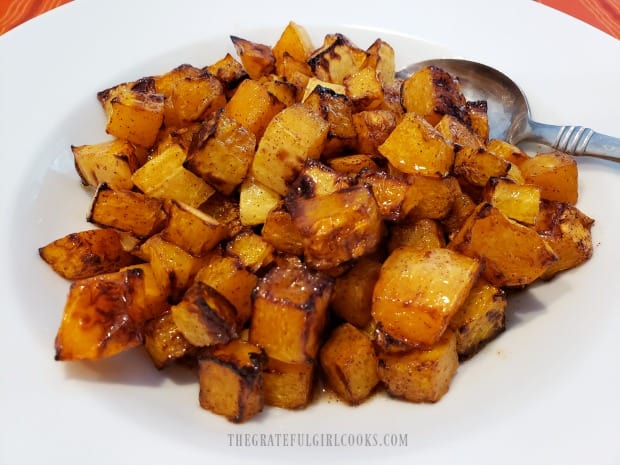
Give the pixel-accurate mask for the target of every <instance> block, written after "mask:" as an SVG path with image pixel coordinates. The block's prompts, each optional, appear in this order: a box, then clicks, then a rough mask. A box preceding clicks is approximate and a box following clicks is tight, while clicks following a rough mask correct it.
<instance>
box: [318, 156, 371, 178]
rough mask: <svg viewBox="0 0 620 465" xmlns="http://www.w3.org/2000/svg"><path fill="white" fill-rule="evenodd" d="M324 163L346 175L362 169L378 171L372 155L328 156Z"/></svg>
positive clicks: (353, 174) (357, 172)
mask: <svg viewBox="0 0 620 465" xmlns="http://www.w3.org/2000/svg"><path fill="white" fill-rule="evenodd" d="M326 163H327V165H328V166H329V167H330V168H331V169H333V170H334V171H337V172H338V173H341V174H345V175H348V176H356V175H358V174H359V173H360V171H362V170H369V171H379V166H378V165H377V163H376V162H375V161H374V160H373V157H372V156H370V155H366V154H355V155H343V156H341V157H335V158H330V159H329V160H327V161H326Z"/></svg>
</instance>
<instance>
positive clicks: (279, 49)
mask: <svg viewBox="0 0 620 465" xmlns="http://www.w3.org/2000/svg"><path fill="white" fill-rule="evenodd" d="M313 50H314V45H312V40H311V39H310V36H309V35H308V32H307V31H306V30H305V29H304V28H303V26H300V25H299V24H297V23H295V22H293V21H290V22H289V23H288V24H287V25H286V28H284V31H282V34H281V35H280V38H279V39H278V41H277V42H276V44H275V45H274V46H273V56H274V58H275V61H276V68H277V66H278V65H279V64H281V63H282V60H283V59H284V56H285V55H288V56H290V57H291V58H293V59H294V60H297V61H299V62H305V61H306V60H307V59H308V57H309V56H310V54H311V53H312V51H313ZM278 74H280V73H278Z"/></svg>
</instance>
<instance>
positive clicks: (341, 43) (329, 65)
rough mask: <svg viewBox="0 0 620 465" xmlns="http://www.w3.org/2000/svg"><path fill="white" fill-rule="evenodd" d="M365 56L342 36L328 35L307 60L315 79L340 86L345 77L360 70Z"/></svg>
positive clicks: (365, 54) (363, 52)
mask: <svg viewBox="0 0 620 465" xmlns="http://www.w3.org/2000/svg"><path fill="white" fill-rule="evenodd" d="M367 56H368V54H367V53H366V52H365V51H364V50H361V49H359V48H358V47H356V46H355V45H353V43H352V42H351V41H350V40H349V39H348V38H347V37H345V36H344V35H342V34H328V35H326V36H325V38H324V40H323V44H322V45H321V47H319V48H318V49H317V50H315V51H314V52H313V53H312V55H311V56H310V57H309V58H308V64H309V65H310V67H311V68H312V71H313V72H314V74H315V75H316V77H317V78H319V79H321V80H323V81H328V82H333V83H334V84H342V83H343V82H344V79H345V78H346V77H347V76H350V75H351V74H354V73H356V72H357V71H359V70H360V69H361V67H362V65H363V64H364V62H365V61H366V58H367Z"/></svg>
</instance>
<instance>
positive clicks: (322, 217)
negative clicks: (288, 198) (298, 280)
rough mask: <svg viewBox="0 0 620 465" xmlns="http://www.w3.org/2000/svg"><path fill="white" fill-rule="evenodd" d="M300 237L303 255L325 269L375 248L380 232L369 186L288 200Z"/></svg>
mask: <svg viewBox="0 0 620 465" xmlns="http://www.w3.org/2000/svg"><path fill="white" fill-rule="evenodd" d="M287 209H288V210H289V211H290V213H291V217H292V219H293V223H294V224H295V226H296V227H297V229H298V230H299V232H300V234H301V237H302V238H303V245H304V257H305V260H306V262H307V263H308V264H309V265H310V266H312V267H313V268H315V269H320V270H327V269H330V268H333V267H335V266H338V265H340V264H342V263H345V262H347V261H349V260H352V259H354V258H357V257H361V256H362V255H366V254H367V253H371V252H373V251H375V250H376V248H377V246H378V244H379V242H380V240H381V238H382V234H383V223H382V219H381V212H380V210H379V206H378V205H377V202H376V200H375V198H374V196H373V194H372V192H371V190H370V188H369V186H366V185H363V186H354V187H351V188H348V189H342V190H339V191H336V192H334V193H332V194H329V195H322V196H317V197H313V198H308V199H306V198H298V199H295V200H294V201H292V202H289V203H287Z"/></svg>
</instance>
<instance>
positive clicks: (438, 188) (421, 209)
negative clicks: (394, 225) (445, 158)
mask: <svg viewBox="0 0 620 465" xmlns="http://www.w3.org/2000/svg"><path fill="white" fill-rule="evenodd" d="M407 181H408V183H409V184H408V187H407V191H406V192H405V196H404V199H403V205H402V216H403V217H404V218H405V217H406V218H408V219H409V218H411V219H419V218H430V219H435V220H441V219H443V218H445V217H446V216H448V214H449V213H450V211H451V210H452V204H453V203H454V199H455V196H456V195H457V194H458V192H460V189H459V186H458V181H457V180H456V179H455V178H454V177H453V176H448V177H445V178H437V177H431V176H423V175H416V174H412V175H409V176H407Z"/></svg>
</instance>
